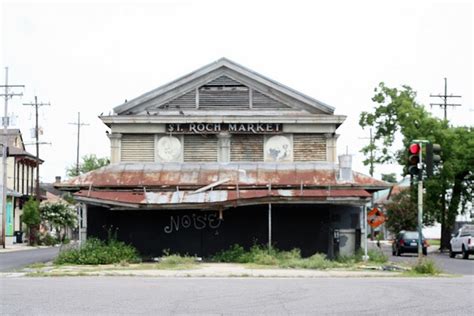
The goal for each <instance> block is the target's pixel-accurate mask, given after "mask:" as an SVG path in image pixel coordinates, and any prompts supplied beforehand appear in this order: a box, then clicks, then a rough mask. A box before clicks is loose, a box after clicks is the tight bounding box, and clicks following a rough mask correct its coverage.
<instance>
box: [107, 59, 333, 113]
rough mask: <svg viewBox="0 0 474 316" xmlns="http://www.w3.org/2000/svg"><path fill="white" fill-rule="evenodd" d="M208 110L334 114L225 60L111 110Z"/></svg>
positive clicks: (311, 99) (286, 88)
mask: <svg viewBox="0 0 474 316" xmlns="http://www.w3.org/2000/svg"><path fill="white" fill-rule="evenodd" d="M209 110H211V111H233V110H252V111H271V110H278V111H297V112H306V113H312V114H333V112H334V108H332V107H330V106H328V105H326V104H324V103H322V102H320V101H318V100H315V99H313V98H310V97H308V96H306V95H304V94H301V93H299V92H297V91H295V90H293V89H291V88H288V87H286V86H284V85H281V84H279V83H277V82H275V81H273V80H271V79H268V78H266V77H264V76H262V75H260V74H257V73H255V72H253V71H251V70H249V69H247V68H245V67H242V66H240V65H238V64H236V63H233V62H231V61H229V60H228V59H225V58H223V59H220V60H218V61H216V62H214V63H212V64H210V65H207V66H205V67H203V68H200V69H198V70H196V71H195V72H193V73H190V74H188V75H186V76H184V77H181V78H179V79H177V80H175V81H173V82H171V83H169V84H167V85H164V86H161V87H159V88H157V89H155V90H152V91H150V92H148V93H145V94H143V95H141V96H139V97H137V98H135V99H133V100H131V101H129V102H127V103H124V104H122V105H120V106H117V107H116V108H115V109H114V111H115V113H117V114H118V115H121V114H128V115H130V114H141V113H144V112H148V113H150V112H151V113H153V112H156V111H179V112H183V111H209Z"/></svg>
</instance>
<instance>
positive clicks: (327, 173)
mask: <svg viewBox="0 0 474 316" xmlns="http://www.w3.org/2000/svg"><path fill="white" fill-rule="evenodd" d="M338 175H339V167H338V165H337V164H333V163H324V162H320V163H312V162H311V163H310V162H291V163H267V162H231V163H119V164H112V165H108V166H105V167H103V168H100V169H97V170H94V171H91V172H89V173H86V174H83V175H81V176H78V177H75V178H71V179H69V180H66V181H64V182H62V183H60V184H57V185H55V187H57V188H59V189H60V190H67V191H79V190H81V189H88V190H96V189H101V190H136V189H140V190H146V191H179V190H182V191H185V190H196V189H199V188H203V189H204V190H209V189H214V190H217V189H225V190H237V189H241V190H243V189H252V190H257V189H267V188H269V187H271V188H275V189H296V190H298V189H305V190H306V189H329V190H331V189H363V190H366V191H369V192H374V191H378V190H383V189H386V188H389V187H390V186H391V185H390V184H389V183H387V182H384V181H380V180H377V179H374V178H372V177H370V176H367V175H364V174H361V173H359V172H355V171H353V172H352V179H350V180H341V179H339V177H338ZM206 187H208V188H207V189H206Z"/></svg>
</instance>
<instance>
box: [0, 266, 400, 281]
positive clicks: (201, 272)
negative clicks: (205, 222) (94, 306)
mask: <svg viewBox="0 0 474 316" xmlns="http://www.w3.org/2000/svg"><path fill="white" fill-rule="evenodd" d="M402 273H403V270H398V271H384V270H381V269H377V268H374V267H369V266H367V267H366V268H363V267H360V268H357V269H327V270H312V269H290V268H288V269H283V268H275V267H268V268H266V267H259V268H255V267H250V266H246V265H243V264H234V263H202V264H199V265H197V266H195V267H192V268H188V269H158V268H154V267H152V266H150V267H148V268H144V267H137V266H136V265H130V266H128V267H123V266H118V265H115V266H112V265H108V266H48V265H46V266H43V267H38V268H26V269H24V270H23V271H21V272H13V273H3V274H2V273H0V277H21V276H40V277H44V276H138V277H157V278H187V277H193V278H229V277H230V278H232V277H236V278H247V277H249V278H348V277H356V278H358V277H399V276H400V275H402Z"/></svg>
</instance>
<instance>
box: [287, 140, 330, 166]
mask: <svg viewBox="0 0 474 316" xmlns="http://www.w3.org/2000/svg"><path fill="white" fill-rule="evenodd" d="M326 159H327V158H326V138H325V137H324V136H323V135H317V134H316V135H315V134H293V160H294V161H326Z"/></svg>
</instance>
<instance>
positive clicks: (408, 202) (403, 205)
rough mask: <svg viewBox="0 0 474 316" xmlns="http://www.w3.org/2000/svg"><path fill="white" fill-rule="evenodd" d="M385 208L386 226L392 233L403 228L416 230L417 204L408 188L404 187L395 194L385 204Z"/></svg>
mask: <svg viewBox="0 0 474 316" xmlns="http://www.w3.org/2000/svg"><path fill="white" fill-rule="evenodd" d="M385 209H386V210H387V224H386V225H387V228H388V230H389V231H391V232H393V233H398V232H399V231H401V230H403V229H405V230H416V227H417V222H418V217H417V205H416V202H414V201H413V199H412V197H411V194H410V189H409V188H405V189H403V190H401V191H400V193H398V194H397V195H395V196H394V197H393V199H392V201H391V202H390V203H388V204H387V205H386V206H385Z"/></svg>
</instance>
